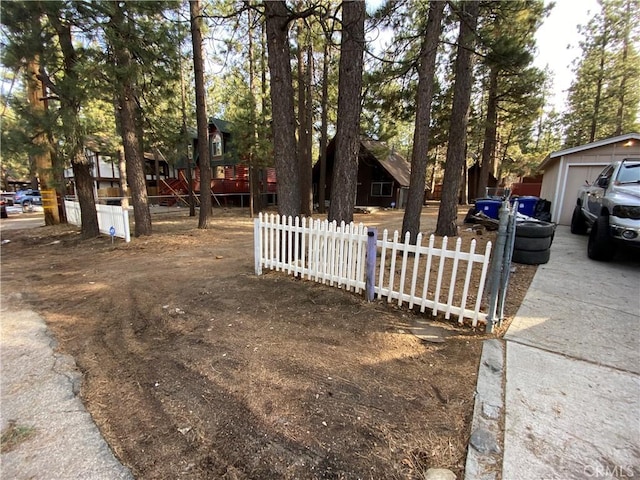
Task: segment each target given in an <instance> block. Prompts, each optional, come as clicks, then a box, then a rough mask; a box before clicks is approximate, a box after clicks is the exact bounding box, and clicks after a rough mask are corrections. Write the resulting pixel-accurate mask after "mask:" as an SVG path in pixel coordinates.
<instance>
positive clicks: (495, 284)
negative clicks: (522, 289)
mask: <svg viewBox="0 0 640 480" xmlns="http://www.w3.org/2000/svg"><path fill="white" fill-rule="evenodd" d="M508 222H509V202H506V201H505V202H502V207H501V208H500V214H499V224H498V238H497V239H496V248H495V250H494V251H493V257H492V259H491V273H490V275H489V286H490V288H489V312H488V313H487V332H488V333H491V332H492V331H493V324H494V322H495V318H496V310H497V306H498V294H499V291H500V277H501V272H502V266H503V260H504V259H503V257H504V250H505V245H506V243H507V224H508Z"/></svg>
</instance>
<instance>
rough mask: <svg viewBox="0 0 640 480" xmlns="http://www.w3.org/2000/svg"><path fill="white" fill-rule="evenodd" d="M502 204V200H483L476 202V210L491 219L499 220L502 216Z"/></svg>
mask: <svg viewBox="0 0 640 480" xmlns="http://www.w3.org/2000/svg"><path fill="white" fill-rule="evenodd" d="M501 205H502V202H501V201H500V200H493V199H491V198H481V199H478V200H476V210H478V211H479V212H482V213H484V214H485V215H486V216H487V217H489V218H495V219H496V220H497V219H498V216H499V215H500V206H501Z"/></svg>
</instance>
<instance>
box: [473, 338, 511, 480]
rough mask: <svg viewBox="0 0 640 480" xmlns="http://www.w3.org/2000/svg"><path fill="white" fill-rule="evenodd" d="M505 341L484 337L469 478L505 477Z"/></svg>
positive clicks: (479, 479) (475, 405)
mask: <svg viewBox="0 0 640 480" xmlns="http://www.w3.org/2000/svg"><path fill="white" fill-rule="evenodd" d="M504 350H505V349H504V342H503V341H502V340H498V339H491V340H485V342H484V344H483V346H482V356H481V357H480V366H479V367H478V379H477V386H476V394H475V404H474V408H473V421H472V424H471V437H470V439H469V449H468V451H467V463H466V467H465V479H466V480H497V479H500V478H501V477H502V475H501V473H502V452H503V449H502V443H503V438H502V424H503V416H504V374H505V369H504Z"/></svg>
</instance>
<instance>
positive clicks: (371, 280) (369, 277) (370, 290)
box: [365, 227, 378, 302]
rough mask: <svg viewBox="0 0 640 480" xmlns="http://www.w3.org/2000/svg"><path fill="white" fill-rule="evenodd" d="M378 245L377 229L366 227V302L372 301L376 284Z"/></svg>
mask: <svg viewBox="0 0 640 480" xmlns="http://www.w3.org/2000/svg"><path fill="white" fill-rule="evenodd" d="M377 245H378V229H377V228H372V227H369V228H367V256H366V279H365V293H366V297H367V301H368V302H373V298H374V296H375V288H374V287H375V284H376V251H377Z"/></svg>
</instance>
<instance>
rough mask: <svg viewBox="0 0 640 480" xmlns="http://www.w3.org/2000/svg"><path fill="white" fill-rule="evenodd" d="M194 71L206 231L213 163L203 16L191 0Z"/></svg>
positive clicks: (201, 225)
mask: <svg viewBox="0 0 640 480" xmlns="http://www.w3.org/2000/svg"><path fill="white" fill-rule="evenodd" d="M189 8H190V11H191V40H192V44H193V71H194V76H195V81H196V120H197V124H198V157H199V165H200V217H199V218H198V228H201V229H206V228H207V227H208V226H209V225H208V223H209V216H210V214H211V163H210V153H209V120H208V119H207V107H206V103H205V87H204V61H203V58H202V16H201V10H200V8H201V7H200V0H190V1H189Z"/></svg>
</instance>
